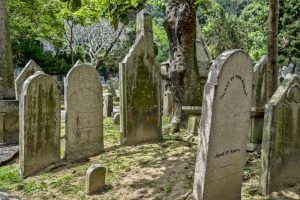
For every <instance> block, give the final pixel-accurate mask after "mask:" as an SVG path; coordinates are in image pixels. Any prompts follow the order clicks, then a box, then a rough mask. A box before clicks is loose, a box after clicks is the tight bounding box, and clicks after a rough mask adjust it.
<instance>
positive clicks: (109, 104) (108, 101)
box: [103, 93, 114, 117]
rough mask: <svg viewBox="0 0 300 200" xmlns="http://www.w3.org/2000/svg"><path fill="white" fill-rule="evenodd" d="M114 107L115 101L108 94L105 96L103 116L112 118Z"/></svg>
mask: <svg viewBox="0 0 300 200" xmlns="http://www.w3.org/2000/svg"><path fill="white" fill-rule="evenodd" d="M113 107H114V99H113V95H112V94H111V93H106V94H104V95H103V116H104V117H111V113H112V112H113Z"/></svg>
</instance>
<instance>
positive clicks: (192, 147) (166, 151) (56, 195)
mask: <svg viewBox="0 0 300 200" xmlns="http://www.w3.org/2000/svg"><path fill="white" fill-rule="evenodd" d="M184 132H185V130H182V131H181V132H180V133H178V134H176V135H165V136H164V142H163V143H158V144H143V145H139V146H130V147H120V146H118V144H119V140H120V139H119V138H120V133H119V126H117V125H113V124H112V119H111V118H105V120H104V140H105V148H106V151H105V152H104V153H102V154H100V155H98V156H96V157H93V158H91V159H90V160H89V161H87V162H84V163H76V164H70V165H67V166H61V167H59V168H55V169H53V170H52V171H50V172H47V173H44V174H42V175H37V176H33V177H30V178H27V179H25V180H22V179H21V178H20V176H19V174H18V166H17V164H16V163H15V164H11V165H9V166H5V167H1V168H0V191H4V192H8V193H10V194H12V195H14V196H17V197H20V198H22V199H24V200H27V199H28V200H29V199H30V200H32V199H33V200H34V199H66V200H67V199H75V200H76V199H78V200H79V199H103V200H113V199H115V200H127V199H131V200H139V199H152V200H159V199H161V200H174V199H176V200H177V199H178V200H180V199H191V196H190V193H191V191H192V185H193V176H194V166H195V160H196V159H195V156H196V152H197V145H196V143H193V142H189V141H184V140H183V139H182V138H183V134H184ZM98 163H100V164H103V165H104V166H105V167H106V169H107V174H106V185H107V186H106V188H105V190H104V192H103V193H101V194H97V195H92V196H88V195H86V194H85V172H86V170H87V169H88V167H89V166H91V165H92V164H98ZM259 168H260V158H259V156H258V155H257V154H248V162H247V166H246V168H245V171H244V179H245V180H244V182H243V189H242V199H243V200H258V199H260V200H283V199H289V200H291V199H300V198H299V191H300V188H299V187H295V188H293V189H291V190H286V191H281V192H279V193H273V194H272V195H270V196H267V197H262V196H260V195H259V192H258V189H257V186H258V181H259V175H260V170H259Z"/></svg>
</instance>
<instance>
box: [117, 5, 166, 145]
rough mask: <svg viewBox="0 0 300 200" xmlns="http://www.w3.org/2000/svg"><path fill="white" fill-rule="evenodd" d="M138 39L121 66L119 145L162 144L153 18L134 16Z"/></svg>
mask: <svg viewBox="0 0 300 200" xmlns="http://www.w3.org/2000/svg"><path fill="white" fill-rule="evenodd" d="M136 27H137V38H136V41H135V43H134V45H133V46H132V47H131V49H130V51H129V54H127V56H126V57H125V59H124V60H123V62H122V63H121V64H120V70H119V72H120V84H121V87H120V90H121V95H120V97H121V104H120V106H121V143H122V144H125V145H135V144H139V143H142V142H147V141H161V140H162V132H161V85H160V79H161V77H160V66H159V63H158V61H157V60H156V58H155V53H154V46H153V31H152V18H151V16H150V14H149V13H148V12H147V11H145V10H143V11H141V12H140V13H139V14H138V15H137V26H136Z"/></svg>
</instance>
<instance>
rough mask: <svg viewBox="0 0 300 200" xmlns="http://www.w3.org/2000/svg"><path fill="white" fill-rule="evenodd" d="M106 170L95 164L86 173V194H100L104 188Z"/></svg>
mask: <svg viewBox="0 0 300 200" xmlns="http://www.w3.org/2000/svg"><path fill="white" fill-rule="evenodd" d="M105 173H106V169H105V167H103V166H102V165H99V164H95V165H92V166H91V167H89V168H88V170H87V171H86V192H87V194H93V193H96V192H100V191H101V190H102V189H103V188H104V186H105Z"/></svg>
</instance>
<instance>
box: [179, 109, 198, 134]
mask: <svg viewBox="0 0 300 200" xmlns="http://www.w3.org/2000/svg"><path fill="white" fill-rule="evenodd" d="M182 111H183V112H184V113H185V114H187V115H188V116H189V117H188V129H187V132H186V133H187V135H188V137H192V136H193V135H196V134H198V132H199V130H198V129H199V127H200V117H201V112H202V108H201V106H182Z"/></svg>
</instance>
